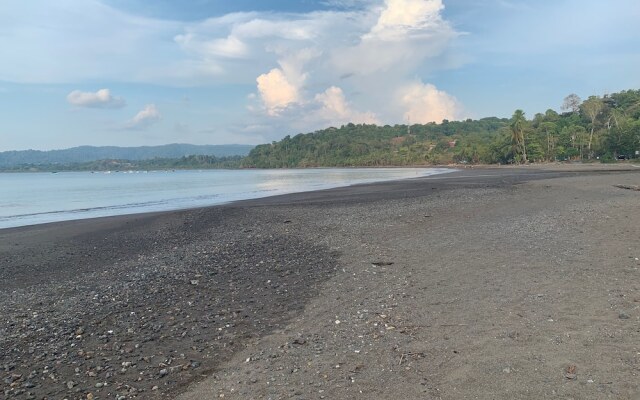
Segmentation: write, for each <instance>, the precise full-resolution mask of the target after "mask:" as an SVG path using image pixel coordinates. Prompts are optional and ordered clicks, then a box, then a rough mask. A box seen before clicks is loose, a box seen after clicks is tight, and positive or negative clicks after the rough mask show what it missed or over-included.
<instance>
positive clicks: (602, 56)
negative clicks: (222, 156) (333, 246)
mask: <svg viewBox="0 0 640 400" xmlns="http://www.w3.org/2000/svg"><path fill="white" fill-rule="evenodd" d="M637 21H640V3H638V2H637V0H611V1H600V0H582V1H579V0H553V1H552V0H537V1H524V0H475V1H472V0H442V1H441V0H371V1H366V0H324V1H320V0H297V1H293V0H260V1H257V0H235V1H233V2H231V1H220V0H215V1H214V0H192V1H182V2H175V1H170V0H155V1H151V0H146V1H143V0H58V1H55V2H53V1H49V0H30V1H28V2H10V3H9V4H3V6H2V7H1V8H0V60H2V62H1V63H0V151H3V150H19V149H28V148H33V149H55V148H66V147H71V146H77V145H84V144H90V145H120V146H137V145H156V144H165V143H176V142H179V143H195V144H224V143H250V144H258V143H265V142H270V141H272V140H278V139H280V138H282V137H284V136H285V135H289V134H296V133H299V132H310V131H314V130H317V129H321V128H324V127H328V126H339V125H341V124H344V123H347V122H355V123H378V124H395V123H406V122H407V121H410V122H411V123H424V122H429V121H436V122H440V121H441V120H442V119H443V118H446V119H450V120H452V119H463V118H482V117H485V116H494V115H495V116H500V117H508V116H510V115H511V114H512V112H513V110H515V109H516V108H522V109H524V110H525V112H526V113H527V115H529V116H532V115H533V114H535V113H536V112H544V111H545V110H546V109H547V108H555V109H558V108H559V106H560V104H561V102H562V99H563V98H564V97H565V96H566V95H567V94H569V93H577V94H578V95H579V96H582V97H587V96H589V95H591V94H599V95H602V94H604V93H607V92H615V91H619V90H624V89H638V88H640V74H638V72H637V71H639V70H640V51H639V50H638V45H637V43H640V24H638V23H637Z"/></svg>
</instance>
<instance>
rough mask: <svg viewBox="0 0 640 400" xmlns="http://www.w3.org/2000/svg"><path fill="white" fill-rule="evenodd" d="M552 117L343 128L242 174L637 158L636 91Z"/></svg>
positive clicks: (303, 137)
mask: <svg viewBox="0 0 640 400" xmlns="http://www.w3.org/2000/svg"><path fill="white" fill-rule="evenodd" d="M563 109H564V110H565V111H566V112H564V113H562V114H559V113H557V112H556V111H554V110H551V109H549V110H547V111H546V112H545V113H539V114H536V115H534V116H533V118H531V119H527V118H526V116H525V115H524V113H523V112H522V111H521V110H516V112H514V115H513V117H512V118H511V119H500V118H483V119H480V120H466V121H446V120H445V121H443V122H442V123H441V124H435V123H430V124H425V125H411V126H410V127H409V126H407V125H394V126H389V125H385V126H376V125H363V124H357V125H356V124H347V125H344V126H341V127H339V128H335V127H332V128H328V129H324V130H320V131H316V132H313V133H308V134H298V135H296V136H294V137H290V136H287V137H285V138H284V139H282V140H281V141H279V142H273V143H271V144H264V145H260V146H257V147H255V148H254V149H253V150H252V151H251V152H250V153H249V155H248V156H247V157H246V158H245V159H244V160H243V161H242V166H243V167H251V168H286V167H319V166H327V167H328V166H335V167H338V166H383V165H430V164H447V163H452V162H457V163H486V164H494V163H501V164H506V163H523V162H543V161H556V160H560V161H563V160H601V161H608V160H614V159H618V158H633V157H637V156H636V151H638V150H640V90H629V91H623V92H620V93H615V94H611V95H607V96H604V97H597V96H592V97H589V98H588V99H587V100H585V101H582V100H580V99H579V98H578V97H577V96H575V95H570V96H567V98H566V99H565V103H564V104H563Z"/></svg>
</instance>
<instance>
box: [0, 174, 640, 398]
mask: <svg viewBox="0 0 640 400" xmlns="http://www.w3.org/2000/svg"><path fill="white" fill-rule="evenodd" d="M593 169H594V168H588V169H585V168H580V167H576V168H560V169H558V168H553V167H548V168H546V169H545V170H540V169H536V168H531V167H527V168H521V169H518V168H503V169H480V170H479V169H473V170H472V169H465V170H462V171H457V172H454V173H450V174H446V175H442V176H438V175H437V176H434V177H426V178H417V179H412V180H406V181H396V182H384V183H379V184H366V185H357V186H353V187H346V188H337V189H331V190H326V191H320V192H308V193H297V194H290V195H284V196H276V197H272V198H265V199H258V200H249V201H243V202H238V203H234V204H231V205H226V206H217V207H211V208H205V209H194V210H187V211H178V212H168V213H157V214H147V215H134V216H120V217H111V218H101V219H95V220H83V221H72V222H65V223H55V224H47V225H38V226H33V227H23V228H10V229H5V230H0V278H1V279H0V304H2V305H0V311H1V312H0V315H2V316H3V317H2V323H1V325H0V354H2V356H1V359H0V374H1V375H2V376H1V378H2V380H0V385H2V386H1V387H2V390H0V393H3V394H4V395H5V396H7V397H8V398H44V397H45V396H48V397H47V398H64V397H67V398H87V395H88V394H89V393H91V395H92V396H93V398H94V399H101V398H105V399H106V398H116V397H117V396H124V398H133V397H137V398H163V397H166V398H175V397H176V395H177V394H179V393H182V397H181V398H184V399H196V398H218V397H219V396H220V395H224V396H225V397H226V398H230V397H231V398H234V397H236V398H274V399H275V398H328V399H329V398H397V397H398V396H399V397H402V398H418V397H420V398H445V399H457V398H554V397H557V398H566V397H571V396H573V397H575V398H607V397H611V398H634V395H637V393H638V391H639V390H640V388H639V384H638V379H637V376H636V375H637V374H638V373H640V354H639V353H640V348H639V347H638V345H637V343H639V341H638V339H640V333H639V332H638V329H637V326H638V321H639V317H640V311H639V306H640V303H638V302H639V301H640V292H638V290H640V287H639V286H638V284H637V282H638V281H637V276H638V273H640V272H638V268H639V267H640V262H638V261H637V260H636V257H640V246H639V243H638V242H639V240H638V238H640V212H639V211H640V198H639V197H638V196H639V194H638V192H633V191H628V190H622V189H618V188H614V187H613V186H612V185H613V184H631V185H634V184H635V185H637V184H638V183H640V169H638V168H635V169H631V168H630V170H628V171H624V170H617V171H608V170H606V168H604V170H599V171H594V170H593ZM598 169H601V167H599V166H598ZM372 263H381V264H380V265H374V264H372ZM388 263H393V264H389V265H384V264H388ZM337 321H340V322H339V323H338V322H337ZM574 366H575V371H573V367H574ZM192 382H200V383H195V384H192V385H189V384H190V383H192ZM29 393H31V394H32V395H30V394H29Z"/></svg>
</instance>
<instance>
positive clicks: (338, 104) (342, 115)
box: [315, 86, 380, 126]
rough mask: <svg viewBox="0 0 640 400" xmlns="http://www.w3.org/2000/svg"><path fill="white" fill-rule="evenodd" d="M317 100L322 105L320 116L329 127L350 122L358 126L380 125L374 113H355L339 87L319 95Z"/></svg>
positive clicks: (332, 87)
mask: <svg viewBox="0 0 640 400" xmlns="http://www.w3.org/2000/svg"><path fill="white" fill-rule="evenodd" d="M315 100H316V101H317V102H318V103H319V104H320V105H321V108H320V110H319V111H318V116H319V117H320V118H322V120H324V121H326V122H327V123H328V124H329V125H336V126H339V125H343V124H346V123H349V122H352V123H356V124H379V123H380V121H379V120H378V119H377V118H376V116H375V114H373V113H372V112H364V113H363V112H358V111H354V110H353V109H352V106H351V104H349V102H348V101H347V99H346V98H345V96H344V93H343V91H342V89H340V88H339V87H336V86H331V87H330V88H329V89H327V90H325V91H324V92H323V93H319V94H317V95H316V96H315Z"/></svg>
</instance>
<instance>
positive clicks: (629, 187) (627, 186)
mask: <svg viewBox="0 0 640 400" xmlns="http://www.w3.org/2000/svg"><path fill="white" fill-rule="evenodd" d="M613 186H614V187H617V188H620V189H627V190H635V191H637V192H640V186H635V185H613Z"/></svg>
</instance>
